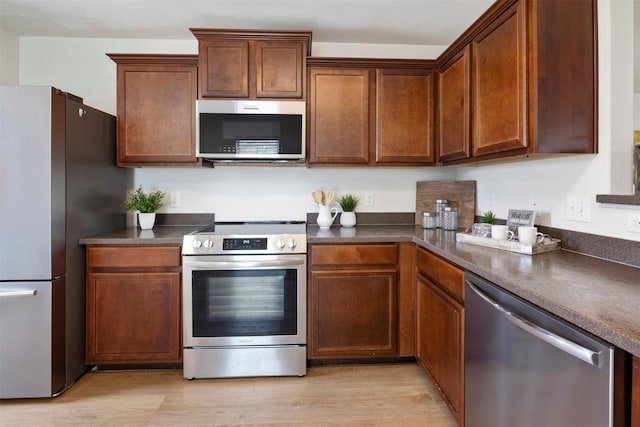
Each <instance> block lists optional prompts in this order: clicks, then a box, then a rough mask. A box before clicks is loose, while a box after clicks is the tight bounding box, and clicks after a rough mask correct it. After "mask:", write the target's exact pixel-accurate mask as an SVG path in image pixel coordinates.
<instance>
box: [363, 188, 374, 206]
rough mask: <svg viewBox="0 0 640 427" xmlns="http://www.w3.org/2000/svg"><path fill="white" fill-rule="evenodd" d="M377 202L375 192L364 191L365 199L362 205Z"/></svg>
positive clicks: (370, 204) (371, 204)
mask: <svg viewBox="0 0 640 427" xmlns="http://www.w3.org/2000/svg"><path fill="white" fill-rule="evenodd" d="M375 203H376V199H375V193H374V192H373V191H365V192H364V200H363V201H362V206H373V205H374V204H375Z"/></svg>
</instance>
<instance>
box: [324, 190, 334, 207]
mask: <svg viewBox="0 0 640 427" xmlns="http://www.w3.org/2000/svg"><path fill="white" fill-rule="evenodd" d="M335 197H336V192H335V191H333V190H329V191H327V200H326V205H327V206H329V205H330V204H331V202H333V199H334V198H335Z"/></svg>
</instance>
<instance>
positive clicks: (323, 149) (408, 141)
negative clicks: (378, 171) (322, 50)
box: [308, 58, 435, 166]
mask: <svg viewBox="0 0 640 427" xmlns="http://www.w3.org/2000/svg"><path fill="white" fill-rule="evenodd" d="M308 65H309V84H308V86H309V95H308V110H309V119H308V123H309V132H308V135H309V142H308V152H309V157H308V163H309V165H310V166H323V165H352V166H399V165H425V164H433V163H434V162H435V148H434V144H435V143H434V137H435V134H434V130H435V126H434V117H435V116H434V114H435V72H434V70H433V68H434V63H433V61H409V60H373V59H372V60H367V59H363V60H355V59H336V58H329V59H326V58H309V59H308Z"/></svg>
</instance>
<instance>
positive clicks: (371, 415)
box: [0, 363, 456, 427]
mask: <svg viewBox="0 0 640 427" xmlns="http://www.w3.org/2000/svg"><path fill="white" fill-rule="evenodd" d="M0 425H1V426H29V427H32V426H222V425H225V426H265V425H269V426H403V427H407V426H429V427H455V426H456V424H455V422H454V420H453V418H452V417H451V416H450V415H449V412H448V411H447V408H446V406H445V404H444V403H443V402H442V400H441V398H440V396H439V395H438V393H437V391H436V390H435V389H434V387H433V385H432V384H431V383H430V382H429V380H428V379H427V377H426V376H425V375H424V373H423V372H422V371H421V369H420V368H419V367H418V365H416V364H412V363H406V364H404V363H403V364H379V365H340V366H335V365H334V366H317V367H310V368H309V369H308V371H307V376H306V377H300V378H298V377H278V378H241V379H206V380H204V379H201V380H193V381H186V380H184V379H183V378H182V371H180V370H173V371H168V370H163V371H119V372H115V371H112V372H90V373H87V374H85V375H84V376H83V377H82V378H80V380H79V381H78V382H77V383H76V384H75V385H74V386H73V387H72V388H71V389H70V390H68V391H67V392H66V393H64V394H63V395H62V396H59V397H57V398H54V399H19V400H3V401H0Z"/></svg>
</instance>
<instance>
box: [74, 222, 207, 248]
mask: <svg viewBox="0 0 640 427" xmlns="http://www.w3.org/2000/svg"><path fill="white" fill-rule="evenodd" d="M204 227H205V226H203V225H156V226H155V227H153V228H152V229H151V230H141V229H139V228H138V227H127V228H121V229H119V230H114V231H109V232H106V233H102V234H96V235H95V236H88V237H83V238H81V239H80V240H79V243H80V244H81V245H138V246H144V245H182V238H183V236H184V235H185V234H189V233H192V232H194V231H197V230H200V229H202V228H204Z"/></svg>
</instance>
